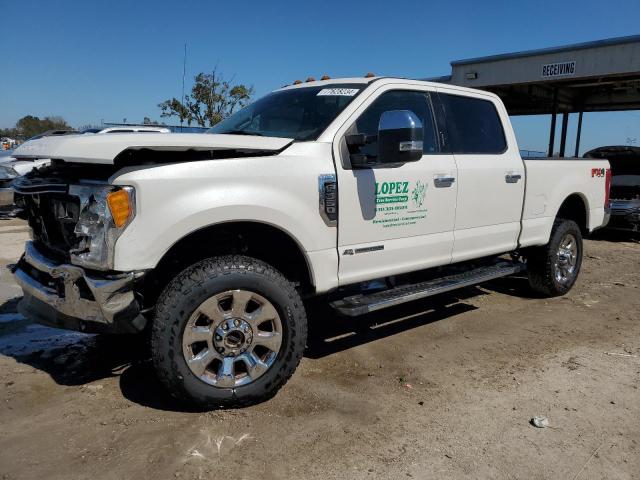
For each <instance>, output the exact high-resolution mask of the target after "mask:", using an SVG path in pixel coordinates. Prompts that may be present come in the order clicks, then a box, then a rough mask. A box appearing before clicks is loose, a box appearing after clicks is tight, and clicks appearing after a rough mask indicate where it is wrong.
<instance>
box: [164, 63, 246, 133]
mask: <svg viewBox="0 0 640 480" xmlns="http://www.w3.org/2000/svg"><path fill="white" fill-rule="evenodd" d="M232 81H233V79H232V80H225V79H224V78H223V76H222V75H220V74H218V73H217V72H216V70H214V71H213V72H211V73H199V74H198V75H196V76H195V78H194V84H193V87H192V88H191V94H190V95H185V97H184V101H183V102H181V101H180V100H178V99H177V98H175V97H174V98H172V99H170V100H165V101H164V102H162V103H160V104H159V105H158V107H160V110H161V112H162V113H161V114H160V116H161V117H163V118H164V117H178V118H179V119H180V122H181V123H182V122H184V121H185V120H186V122H187V125H191V123H193V122H196V123H197V124H198V125H200V126H201V127H206V126H209V127H212V126H213V125H215V124H216V123H218V122H219V121H221V120H222V119H224V118H226V117H228V116H229V115H231V114H232V113H233V112H234V111H235V110H236V109H237V108H242V107H244V106H245V105H246V104H247V103H249V100H250V98H251V95H253V87H247V86H246V85H242V84H238V85H233V84H232Z"/></svg>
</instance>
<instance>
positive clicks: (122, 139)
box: [13, 133, 293, 165]
mask: <svg viewBox="0 0 640 480" xmlns="http://www.w3.org/2000/svg"><path fill="white" fill-rule="evenodd" d="M292 141H293V139H291V138H280V137H258V136H252V135H221V134H212V133H170V134H167V133H110V134H104V135H83V134H78V135H62V136H50V137H42V138H38V139H35V140H30V141H28V142H25V143H23V144H22V145H21V146H20V147H18V148H17V149H16V150H15V151H14V152H13V157H15V158H17V159H35V158H50V159H55V160H63V161H65V162H71V163H92V164H107V165H109V164H111V165H112V164H114V163H115V159H116V157H117V156H118V155H119V154H120V153H122V152H124V151H125V150H157V151H161V152H186V151H191V152H193V151H211V150H230V151H239V152H241V153H243V154H244V155H245V156H246V155H247V154H252V153H255V154H256V155H265V154H269V153H272V154H275V153H277V152H279V151H280V150H282V149H284V148H285V147H287V146H288V145H289V144H290V143H291V142H292Z"/></svg>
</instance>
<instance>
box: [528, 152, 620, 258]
mask: <svg viewBox="0 0 640 480" xmlns="http://www.w3.org/2000/svg"><path fill="white" fill-rule="evenodd" d="M524 165H525V170H526V182H527V183H526V189H525V199H524V208H523V213H522V231H521V233H520V246H521V247H528V246H535V245H544V244H546V243H547V242H548V241H549V236H550V234H551V228H552V227H553V222H554V220H555V218H556V215H557V213H558V211H559V210H560V208H561V207H562V205H563V203H564V202H565V201H567V199H569V198H570V197H571V198H574V199H575V198H576V197H577V198H579V199H580V200H582V202H583V204H584V211H585V225H584V227H585V228H586V230H587V231H589V232H590V231H593V230H594V229H596V228H598V227H601V226H602V225H603V224H604V223H605V205H604V202H605V183H606V181H605V180H606V173H605V172H606V169H608V168H609V162H608V161H606V160H593V159H577V158H574V159H555V158H539V159H524Z"/></svg>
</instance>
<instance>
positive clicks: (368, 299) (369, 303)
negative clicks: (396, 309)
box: [331, 261, 524, 317]
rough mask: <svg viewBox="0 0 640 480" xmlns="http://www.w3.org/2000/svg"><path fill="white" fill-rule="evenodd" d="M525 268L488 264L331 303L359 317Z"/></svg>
mask: <svg viewBox="0 0 640 480" xmlns="http://www.w3.org/2000/svg"><path fill="white" fill-rule="evenodd" d="M522 270H524V264H523V263H516V262H508V261H504V262H499V263H496V264H494V265H491V266H488V267H480V268H476V269H474V270H469V271H466V272H464V273H457V274H454V275H449V276H446V277H440V278H436V279H434V280H428V281H426V282H421V283H416V284H413V285H403V286H401V287H396V288H392V289H389V290H383V291H381V292H376V293H371V294H368V295H367V294H358V295H353V296H350V297H345V298H342V299H340V300H336V301H334V302H331V306H332V307H333V308H334V309H335V310H337V311H338V312H339V313H341V314H342V315H347V316H350V317H356V316H358V315H363V314H365V313H370V312H375V311H376V310H382V309H383V308H388V307H393V306H394V305H399V304H401V303H405V302H411V301H413V300H419V299H421V298H426V297H430V296H432V295H437V294H439V293H444V292H449V291H451V290H456V289H458V288H463V287H469V286H471V285H477V284H479V283H483V282H487V281H489V280H493V279H494V278H500V277H506V276H508V275H513V274H515V273H518V272H520V271H522Z"/></svg>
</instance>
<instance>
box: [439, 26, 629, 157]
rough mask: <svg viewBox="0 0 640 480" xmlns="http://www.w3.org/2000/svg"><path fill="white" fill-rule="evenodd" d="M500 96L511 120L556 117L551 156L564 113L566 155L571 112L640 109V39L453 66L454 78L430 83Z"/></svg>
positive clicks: (562, 147) (473, 60) (562, 137)
mask: <svg viewBox="0 0 640 480" xmlns="http://www.w3.org/2000/svg"><path fill="white" fill-rule="evenodd" d="M430 80H433V81H438V82H443V83H451V84H454V85H460V86H464V87H472V88H480V89H483V90H488V91H490V92H493V93H495V94H497V95H499V96H500V97H501V98H502V100H503V102H504V103H505V105H506V107H507V110H508V111H509V114H510V115H540V114H551V128H550V133H549V152H548V154H549V155H550V156H551V155H552V154H553V151H554V146H555V145H554V144H555V131H556V117H557V114H559V113H561V114H562V130H561V135H560V149H559V152H560V156H561V157H564V156H565V146H566V138H567V125H568V121H569V114H570V113H577V114H578V130H577V137H576V148H575V155H576V156H577V155H578V151H579V148H580V134H581V129H582V114H583V112H600V111H616V110H640V35H634V36H629V37H620V38H611V39H606V40H598V41H594V42H587V43H580V44H575V45H567V46H562V47H554V48H545V49H541V50H530V51H525V52H516V53H506V54H502V55H493V56H489V57H479V58H470V59H467V60H457V61H454V62H451V75H450V76H446V77H439V78H434V79H430Z"/></svg>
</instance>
